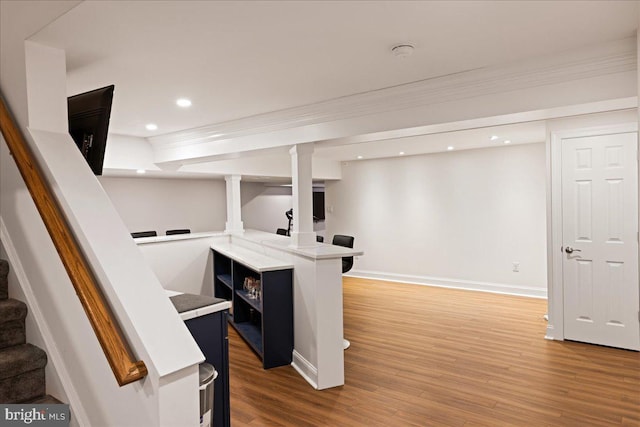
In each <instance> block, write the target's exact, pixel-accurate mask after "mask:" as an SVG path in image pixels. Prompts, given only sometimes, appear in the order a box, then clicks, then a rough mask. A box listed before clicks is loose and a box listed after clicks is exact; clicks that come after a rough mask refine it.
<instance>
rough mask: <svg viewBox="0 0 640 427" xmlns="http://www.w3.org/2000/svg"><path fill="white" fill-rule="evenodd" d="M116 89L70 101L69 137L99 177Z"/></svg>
mask: <svg viewBox="0 0 640 427" xmlns="http://www.w3.org/2000/svg"><path fill="white" fill-rule="evenodd" d="M113 89H114V86H113V85H111V86H107V87H103V88H100V89H95V90H92V91H89V92H85V93H81V94H78V95H74V96H70V97H69V98H67V110H68V113H69V134H71V137H72V138H73V140H74V141H75V143H76V145H77V146H78V148H79V149H80V152H81V153H82V155H83V156H84V158H85V159H87V163H89V167H91V170H92V171H93V173H94V174H96V175H102V164H103V162H104V150H105V148H106V145H107V132H108V131H109V116H110V115H111V102H112V100H113Z"/></svg>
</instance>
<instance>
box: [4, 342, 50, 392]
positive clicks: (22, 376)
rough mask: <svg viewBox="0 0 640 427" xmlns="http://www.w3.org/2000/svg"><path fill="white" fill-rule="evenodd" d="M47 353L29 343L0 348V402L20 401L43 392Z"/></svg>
mask: <svg viewBox="0 0 640 427" xmlns="http://www.w3.org/2000/svg"><path fill="white" fill-rule="evenodd" d="M46 364H47V354H46V353H45V352H44V351H42V350H41V349H39V348H38V347H36V346H34V345H31V344H22V345H16V346H13V347H8V348H4V349H2V350H0V402H2V403H20V402H25V401H28V400H32V399H35V398H37V397H40V396H44V394H45V379H44V367H45V365H46Z"/></svg>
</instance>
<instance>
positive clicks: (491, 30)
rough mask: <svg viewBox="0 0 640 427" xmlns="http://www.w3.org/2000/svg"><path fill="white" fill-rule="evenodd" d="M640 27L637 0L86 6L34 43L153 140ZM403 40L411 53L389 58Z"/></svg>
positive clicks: (75, 82)
mask: <svg viewBox="0 0 640 427" xmlns="http://www.w3.org/2000/svg"><path fill="white" fill-rule="evenodd" d="M637 23H638V3H637V2H635V1H424V2H420V1H263V2H254V1H197V2H191V1H158V2H156V1H89V2H83V3H81V4H80V5H78V6H77V7H76V8H74V9H72V10H71V11H69V12H68V13H67V14H65V15H63V16H62V17H61V18H59V19H58V20H57V21H55V22H53V23H52V24H51V25H49V26H48V27H46V28H45V29H43V30H42V31H40V32H39V33H37V34H35V35H34V36H33V37H32V40H35V41H38V42H41V43H44V44H47V45H51V46H55V47H59V48H63V49H65V50H66V53H67V71H68V93H69V94H70V95H71V94H75V93H80V92H84V91H87V90H90V89H94V88H96V87H100V86H104V85H108V84H115V86H116V94H115V97H114V104H113V109H112V117H111V124H110V131H111V132H113V133H118V134H125V135H135V136H142V137H149V136H155V135H161V134H165V133H170V132H174V131H179V130H185V129H191V128H194V127H199V126H204V125H208V124H214V123H220V122H225V121H228V120H232V119H238V118H242V117H248V116H252V115H256V114H261V113H266V112H271V111H276V110H280V109H285V108H290V107H295V106H301V105H307V104H311V103H316V102H319V101H323V100H328V99H333V98H337V97H342V96H347V95H351V94H355V93H361V92H366V91H371V90H375V89H380V88H384V87H390V86H395V85H399V84H403V83H408V82H413V81H418V80H422V79H428V78H431V77H435V76H442V75H446V74H450V73H456V72H460V71H464V70H471V69H476V68H480V67H485V66H489V65H495V64H502V63H508V62H512V61H517V60H521V59H524V58H529V57H533V56H540V55H547V54H552V53H557V52H562V51H565V50H570V49H574V48H578V47H581V46H587V45H591V44H595V43H599V42H605V41H611V40H616V39H621V38H625V37H630V36H633V35H634V34H635V31H636V27H637ZM398 43H410V44H413V45H414V46H415V47H416V49H415V52H414V54H413V55H412V56H411V57H408V58H402V59H400V58H396V57H394V56H393V55H392V54H391V53H390V49H391V48H392V47H393V46H394V45H395V44H398ZM179 97H188V98H190V99H191V100H192V101H193V106H192V107H190V108H189V109H180V108H178V107H177V106H176V105H175V100H176V99H177V98H179ZM150 122H153V123H156V124H157V125H158V126H159V129H158V130H157V131H153V132H151V131H147V130H146V129H145V128H144V126H145V124H147V123H150ZM527 129H529V130H532V131H533V132H534V134H535V133H536V132H537V135H540V134H539V126H538V125H524V128H522V129H521V130H520V132H523V131H525V130H527ZM513 131H514V132H515V131H516V128H515V127H514V128H513ZM483 132H484V131H483ZM487 132H488V133H495V132H499V131H497V130H491V129H489V130H487ZM502 133H504V132H502ZM437 137H440V138H441V140H442V142H440V143H438V144H440V145H442V146H443V147H445V148H446V146H447V145H456V144H458V145H461V144H462V143H461V142H459V140H458V142H452V141H449V142H447V141H445V140H444V139H447V138H454V136H453V135H444V139H442V138H443V135H438V136H437ZM437 137H436V138H437ZM510 137H511V138H512V139H515V137H512V136H510ZM431 138H434V137H431ZM478 138H479V140H480V139H482V136H481V135H480V136H478ZM532 138H533V139H535V138H537V137H535V138H534V137H533V136H529V137H527V138H525V137H523V138H522V140H523V141H524V140H526V139H528V140H531V139H532ZM485 139H486V138H485ZM538 140H541V139H538ZM396 142H397V141H396ZM404 142H406V145H407V148H406V149H403V151H405V152H407V153H413V151H416V152H417V151H418V145H419V144H418V139H416V138H412V139H406V140H405V141H404ZM529 142H530V141H529ZM434 144H435V143H431V144H425V146H430V147H433V146H434ZM470 144H471V145H473V143H470ZM368 145H370V146H369V147H367V148H366V150H367V151H371V150H373V148H372V147H373V145H371V144H368ZM359 146H360V147H359ZM380 147H382V146H380ZM359 148H364V146H363V145H362V144H358V145H356V146H350V147H342V148H341V147H325V148H322V149H319V150H318V154H319V155H321V154H320V153H322V152H324V155H326V156H328V157H332V158H335V159H337V160H344V159H348V158H352V157H353V156H355V155H357V153H358V150H359ZM381 149H382V148H381ZM340 150H343V151H340ZM389 150H392V151H390V152H389V153H388V155H397V151H398V149H397V144H396V143H394V144H393V147H390V148H389ZM412 150H413V151H412ZM425 150H427V151H426V152H428V151H429V149H427V148H425ZM383 151H384V150H383ZM423 152H425V151H423Z"/></svg>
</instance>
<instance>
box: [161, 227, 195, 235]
mask: <svg viewBox="0 0 640 427" xmlns="http://www.w3.org/2000/svg"><path fill="white" fill-rule="evenodd" d="M189 233H191V230H190V229H188V228H176V229H175V230H167V236H172V235H174V234H189Z"/></svg>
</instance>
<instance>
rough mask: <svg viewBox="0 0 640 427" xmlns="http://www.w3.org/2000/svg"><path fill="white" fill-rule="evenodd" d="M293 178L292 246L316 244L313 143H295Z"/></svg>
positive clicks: (292, 153)
mask: <svg viewBox="0 0 640 427" xmlns="http://www.w3.org/2000/svg"><path fill="white" fill-rule="evenodd" d="M289 154H291V180H292V188H293V231H292V232H291V246H293V247H296V248H301V247H309V246H315V245H316V233H315V232H314V231H313V177H312V174H311V167H312V161H313V143H308V144H298V145H294V146H293V147H292V148H291V150H289Z"/></svg>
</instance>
